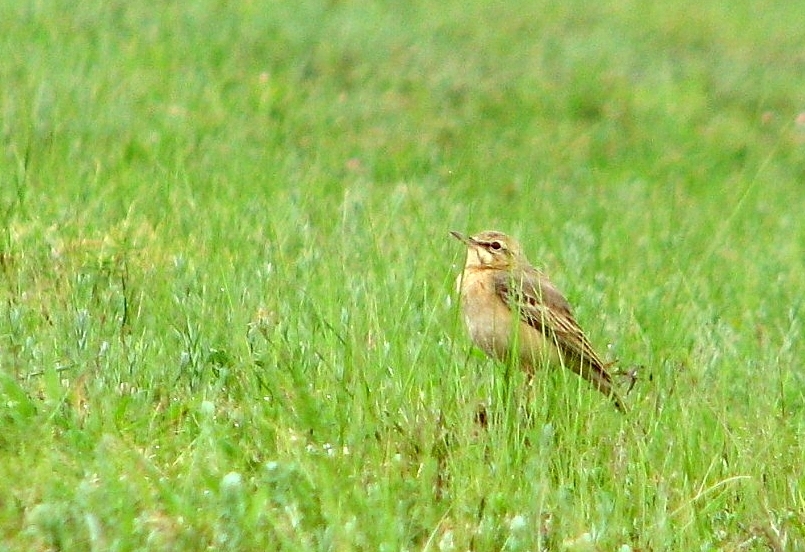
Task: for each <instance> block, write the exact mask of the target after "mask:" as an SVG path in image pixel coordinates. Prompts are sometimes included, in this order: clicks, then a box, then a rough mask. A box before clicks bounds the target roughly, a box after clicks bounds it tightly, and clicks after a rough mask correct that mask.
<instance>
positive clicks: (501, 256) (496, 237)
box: [450, 230, 523, 269]
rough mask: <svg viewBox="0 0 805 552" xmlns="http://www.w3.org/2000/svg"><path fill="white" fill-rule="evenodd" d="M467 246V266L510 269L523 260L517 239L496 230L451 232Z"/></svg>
mask: <svg viewBox="0 0 805 552" xmlns="http://www.w3.org/2000/svg"><path fill="white" fill-rule="evenodd" d="M450 233H451V234H452V235H453V237H455V238H456V239H458V240H459V241H461V242H463V243H464V244H465V245H466V246H467V262H466V265H465V268H497V269H509V268H513V267H514V266H516V265H517V264H518V263H520V262H521V261H522V260H523V253H522V250H521V249H520V244H519V243H517V240H515V239H514V238H511V237H509V236H507V235H506V234H504V233H503V232H497V231H495V230H486V231H484V232H481V233H479V234H476V235H474V236H465V235H463V234H460V233H458V232H450Z"/></svg>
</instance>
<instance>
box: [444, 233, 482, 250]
mask: <svg viewBox="0 0 805 552" xmlns="http://www.w3.org/2000/svg"><path fill="white" fill-rule="evenodd" d="M450 234H451V235H452V236H453V237H454V238H456V239H457V240H458V241H460V242H461V243H463V244H464V245H466V246H467V247H470V246H472V245H477V244H476V242H475V240H474V239H472V238H470V237H469V236H465V235H464V234H462V233H460V232H456V231H455V230H450Z"/></svg>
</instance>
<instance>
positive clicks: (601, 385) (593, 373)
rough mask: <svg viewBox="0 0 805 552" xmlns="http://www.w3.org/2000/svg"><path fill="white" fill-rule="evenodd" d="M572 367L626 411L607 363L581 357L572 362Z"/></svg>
mask: <svg viewBox="0 0 805 552" xmlns="http://www.w3.org/2000/svg"><path fill="white" fill-rule="evenodd" d="M570 364H571V365H570V368H571V369H572V370H573V371H574V372H576V374H578V375H579V376H581V377H582V378H584V379H585V380H587V381H588V382H590V383H591V384H592V386H593V387H595V388H596V389H597V390H598V391H600V392H601V393H602V394H604V395H605V396H607V397H609V398H610V400H612V403H613V404H614V405H615V408H617V409H618V410H620V411H621V412H624V413H625V412H626V406H624V404H623V401H622V400H621V398H620V395H619V394H618V391H617V390H616V389H615V385H614V384H613V383H612V376H610V375H609V372H608V371H607V368H606V365H600V364H598V363H596V362H590V361H589V360H588V359H584V358H579V359H577V362H572V363H570Z"/></svg>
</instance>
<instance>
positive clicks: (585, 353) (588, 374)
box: [450, 230, 626, 412]
mask: <svg viewBox="0 0 805 552" xmlns="http://www.w3.org/2000/svg"><path fill="white" fill-rule="evenodd" d="M450 233H451V234H452V235H453V236H454V237H455V238H456V239H458V240H459V241H461V242H462V243H464V244H465V245H466V246H467V258H466V262H465V265H464V270H463V272H462V273H461V274H460V275H459V276H458V278H457V279H456V287H457V291H458V292H459V294H460V302H461V311H462V315H463V318H464V322H465V324H466V326H467V331H468V333H469V334H470V337H471V339H472V341H473V342H474V343H475V344H476V345H477V346H478V347H479V348H481V349H482V350H483V351H484V352H485V353H486V354H487V355H488V356H490V357H492V358H496V359H498V360H502V361H509V360H511V359H512V356H513V355H514V360H515V361H517V362H519V364H520V367H521V368H522V369H523V370H524V371H525V372H526V374H527V375H528V376H529V378H530V377H533V375H534V372H535V370H536V369H537V368H540V367H541V366H543V365H560V366H564V367H566V368H569V369H570V370H572V371H573V372H574V373H576V374H577V375H578V376H580V377H581V378H583V379H585V380H587V381H588V382H589V383H590V384H591V385H592V386H593V388H595V389H597V390H598V391H600V392H601V393H602V394H604V395H605V396H607V397H609V398H610V399H611V400H612V402H613V404H614V405H615V408H617V409H618V410H620V411H621V412H625V411H626V408H625V406H624V403H623V401H622V400H621V398H620V396H619V395H618V392H617V391H616V389H615V386H614V384H613V381H612V376H611V374H610V373H609V371H608V367H609V366H610V365H609V364H607V363H605V362H604V361H603V360H602V359H601V357H600V356H599V355H598V353H597V352H596V351H595V349H594V348H593V346H592V344H591V343H590V341H589V339H587V336H586V335H585V334H584V332H583V331H582V329H581V327H580V326H579V324H578V322H576V318H575V317H574V315H573V311H572V309H571V307H570V304H569V303H568V301H567V299H565V296H564V295H563V294H562V292H561V291H559V289H558V288H557V287H556V286H555V285H554V284H553V283H552V282H551V281H550V280H549V279H548V277H547V276H546V275H545V274H544V273H543V272H541V271H540V270H538V269H536V268H534V267H533V266H532V265H531V263H530V262H529V261H528V259H527V258H526V256H525V255H524V254H523V250H522V248H521V247H520V244H519V243H518V242H517V240H516V239H514V238H512V237H509V236H507V235H506V234H504V233H503V232H498V231H496V230H487V231H484V232H480V233H478V234H476V235H474V236H465V235H463V234H461V233H459V232H455V231H451V232H450Z"/></svg>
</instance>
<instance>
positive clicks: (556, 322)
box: [494, 269, 623, 409]
mask: <svg viewBox="0 0 805 552" xmlns="http://www.w3.org/2000/svg"><path fill="white" fill-rule="evenodd" d="M519 272H520V273H519V274H517V272H515V273H514V274H513V273H510V272H508V273H507V272H500V273H498V274H496V275H495V278H494V289H495V292H496V293H497V294H498V296H499V297H500V298H501V299H502V300H503V301H504V302H505V303H506V305H507V306H508V307H509V308H510V309H516V310H517V312H519V313H520V317H521V318H522V320H523V321H524V322H526V323H527V324H528V325H529V326H531V327H532V328H534V329H536V330H538V331H539V332H541V333H542V334H543V335H544V336H545V337H547V338H548V339H549V340H551V341H552V342H553V343H555V344H556V346H557V347H558V348H559V350H560V351H562V352H563V353H564V354H565V355H566V358H568V361H569V362H568V367H569V368H571V369H572V370H573V371H574V372H576V373H577V374H578V375H580V376H581V377H583V378H584V379H586V380H588V381H589V382H590V383H592V384H593V386H594V387H595V388H596V389H598V390H599V391H601V392H602V393H604V394H605V395H608V396H610V397H612V399H613V400H614V401H615V404H616V406H617V407H618V408H620V409H623V406H622V403H621V402H620V399H619V398H618V397H617V395H616V393H615V390H614V389H613V386H612V378H611V376H610V375H609V373H608V372H607V370H606V365H605V364H604V362H603V361H602V360H601V357H599V356H598V353H596V352H595V349H593V346H592V344H591V343H590V341H589V340H588V339H587V336H585V335H584V332H583V331H582V330H581V328H580V327H579V325H578V323H577V322H576V319H575V318H574V316H573V312H572V311H571V309H570V304H569V303H568V302H567V299H565V298H564V296H563V295H562V293H561V292H560V291H559V290H558V289H556V287H555V286H554V285H553V284H552V283H551V281H550V280H548V278H547V277H546V276H545V275H543V274H541V273H539V272H537V271H536V270H535V269H531V270H522V271H519Z"/></svg>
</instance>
